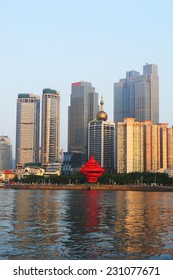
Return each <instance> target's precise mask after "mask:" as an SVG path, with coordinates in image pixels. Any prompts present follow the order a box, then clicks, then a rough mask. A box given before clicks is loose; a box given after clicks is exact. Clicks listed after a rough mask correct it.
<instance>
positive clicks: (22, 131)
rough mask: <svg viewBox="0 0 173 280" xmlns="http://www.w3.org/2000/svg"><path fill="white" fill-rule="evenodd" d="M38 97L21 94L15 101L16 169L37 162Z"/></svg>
mask: <svg viewBox="0 0 173 280" xmlns="http://www.w3.org/2000/svg"><path fill="white" fill-rule="evenodd" d="M39 131H40V97H39V96H38V95H35V94H30V93H26V94H25V93H21V94H18V99H17V117H16V167H23V166H24V164H26V163H31V162H39Z"/></svg>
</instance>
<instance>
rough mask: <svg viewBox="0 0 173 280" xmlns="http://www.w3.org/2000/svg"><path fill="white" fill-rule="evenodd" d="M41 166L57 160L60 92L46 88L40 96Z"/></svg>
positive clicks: (58, 151) (58, 150)
mask: <svg viewBox="0 0 173 280" xmlns="http://www.w3.org/2000/svg"><path fill="white" fill-rule="evenodd" d="M41 139H42V141H41V142H42V145H41V146H42V151H41V158H42V159H41V162H42V165H44V164H48V163H54V162H57V161H58V160H59V153H60V92H58V91H56V90H52V89H50V88H46V89H44V90H43V96H42V136H41Z"/></svg>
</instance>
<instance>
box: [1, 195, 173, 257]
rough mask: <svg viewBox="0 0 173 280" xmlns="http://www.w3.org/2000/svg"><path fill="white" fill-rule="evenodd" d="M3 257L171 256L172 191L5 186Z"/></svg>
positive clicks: (172, 231) (2, 201)
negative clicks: (57, 189)
mask: <svg viewBox="0 0 173 280" xmlns="http://www.w3.org/2000/svg"><path fill="white" fill-rule="evenodd" d="M0 205H1V207H0V217H1V220H2V223H1V224H2V226H1V236H0V243H1V248H0V253H1V258H2V259H154V258H156V259H159V258H170V259H173V252H172V248H173V193H154V192H121V191H119V192H114V191H53V190H51V191H49V190H42V191H41V190H16V191H10V190H5V191H3V190H1V197H0Z"/></svg>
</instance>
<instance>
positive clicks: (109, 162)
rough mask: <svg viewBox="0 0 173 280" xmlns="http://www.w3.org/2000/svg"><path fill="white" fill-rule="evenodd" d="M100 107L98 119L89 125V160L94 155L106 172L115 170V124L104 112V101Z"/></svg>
mask: <svg viewBox="0 0 173 280" xmlns="http://www.w3.org/2000/svg"><path fill="white" fill-rule="evenodd" d="M100 105H101V106H100V111H99V112H98V113H97V116H96V119H94V120H92V121H90V122H89V124H88V158H90V156H91V155H93V156H94V158H95V160H96V161H98V162H99V164H100V166H101V167H103V168H105V170H107V171H108V170H114V168H115V123H114V122H112V121H110V120H108V116H107V114H106V113H105V112H104V110H103V105H104V102H103V100H101V102H100Z"/></svg>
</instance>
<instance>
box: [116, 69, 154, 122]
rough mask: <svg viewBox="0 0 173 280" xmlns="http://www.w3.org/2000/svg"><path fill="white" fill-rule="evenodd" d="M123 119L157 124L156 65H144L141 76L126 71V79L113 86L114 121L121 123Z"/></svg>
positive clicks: (134, 72)
mask: <svg viewBox="0 0 173 280" xmlns="http://www.w3.org/2000/svg"><path fill="white" fill-rule="evenodd" d="M124 118H135V119H136V121H143V120H151V121H152V122H153V123H154V124H157V123H159V77H158V66H157V65H155V64H146V65H144V66H143V74H142V75H140V73H139V72H137V71H134V70H132V71H128V72H126V78H124V79H120V80H119V82H117V83H115V84H114V121H115V122H122V121H123V120H124Z"/></svg>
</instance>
